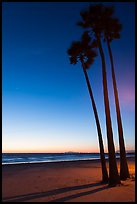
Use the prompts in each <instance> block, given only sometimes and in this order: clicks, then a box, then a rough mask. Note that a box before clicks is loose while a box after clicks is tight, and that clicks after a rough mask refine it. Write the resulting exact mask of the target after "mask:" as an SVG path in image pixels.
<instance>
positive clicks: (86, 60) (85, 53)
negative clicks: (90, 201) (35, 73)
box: [68, 33, 108, 182]
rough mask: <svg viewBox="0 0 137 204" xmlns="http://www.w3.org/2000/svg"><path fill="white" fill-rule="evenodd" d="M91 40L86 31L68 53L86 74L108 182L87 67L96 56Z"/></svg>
mask: <svg viewBox="0 0 137 204" xmlns="http://www.w3.org/2000/svg"><path fill="white" fill-rule="evenodd" d="M89 41H90V38H89V36H88V35H87V34H86V33H85V34H84V35H83V37H82V41H81V42H80V41H75V42H73V43H72V45H71V47H70V48H69V49H68V55H69V56H70V63H71V64H76V63H77V62H78V61H80V62H81V64H82V68H83V72H84V76H85V79H86V83H87V86H88V90H89V94H90V98H91V102H92V107H93V111H94V116H95V120H96V126H97V131H98V139H99V147H100V157H101V165H102V181H103V182H108V173H107V168H106V161H105V155H104V146H103V140H102V133H101V128H100V122H99V117H98V113H97V108H96V105H95V100H94V97H93V93H92V89H91V86H90V82H89V79H88V74H87V71H86V69H88V68H89V66H90V65H91V64H92V63H93V62H94V58H95V57H96V55H97V54H96V52H95V50H94V49H93V47H92V45H90V46H89V45H88V42H89Z"/></svg>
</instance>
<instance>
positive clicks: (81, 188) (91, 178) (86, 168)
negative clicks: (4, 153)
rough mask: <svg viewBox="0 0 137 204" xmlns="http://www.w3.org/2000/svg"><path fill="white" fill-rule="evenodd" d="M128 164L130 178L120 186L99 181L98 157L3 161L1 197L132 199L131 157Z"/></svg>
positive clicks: (7, 199)
mask: <svg viewBox="0 0 137 204" xmlns="http://www.w3.org/2000/svg"><path fill="white" fill-rule="evenodd" d="M117 161H118V162H117V164H118V168H119V160H117ZM128 166H129V170H130V175H131V178H130V179H128V180H126V181H122V185H120V186H116V187H108V185H107V184H103V183H101V165H100V161H99V160H95V161H74V162H56V163H55V162H53V163H41V164H20V165H4V166H2V201H3V202H59V201H60V202H134V201H135V160H134V158H128ZM107 167H108V163H107Z"/></svg>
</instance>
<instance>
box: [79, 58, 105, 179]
mask: <svg viewBox="0 0 137 204" xmlns="http://www.w3.org/2000/svg"><path fill="white" fill-rule="evenodd" d="M81 63H82V68H83V72H84V75H85V79H86V82H87V86H88V90H89V94H90V98H91V102H92V107H93V111H94V116H95V120H96V126H97V131H98V139H99V147H100V157H101V165H102V181H103V182H108V173H107V168H106V160H105V154H104V147H103V140H102V133H101V128H100V123H99V118H98V113H97V108H96V105H95V101H94V97H93V93H92V89H91V86H90V82H89V79H88V75H87V72H86V69H85V66H84V62H83V60H81Z"/></svg>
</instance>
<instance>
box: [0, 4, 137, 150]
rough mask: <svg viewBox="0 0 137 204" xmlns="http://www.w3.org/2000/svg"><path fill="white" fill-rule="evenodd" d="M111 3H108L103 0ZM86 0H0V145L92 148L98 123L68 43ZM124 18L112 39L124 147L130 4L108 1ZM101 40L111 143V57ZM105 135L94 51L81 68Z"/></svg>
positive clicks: (131, 67) (131, 105) (130, 114)
mask: <svg viewBox="0 0 137 204" xmlns="http://www.w3.org/2000/svg"><path fill="white" fill-rule="evenodd" d="M106 4H111V3H106ZM88 5H89V3H87V2H85V3H84V2H77V3H76V2H64V3H61V2H57V3H55V2H51V3H48V2H45V3H42V2H39V3H36V2H35V3H34V2H31V3H28V2H24V3H21V2H18V3H17V2H14V3H13V2H12V3H9V2H3V3H2V151H3V152H64V151H80V152H98V151H99V147H98V138H97V129H96V124H95V119H94V114H93V109H92V106H91V103H90V97H89V93H88V89H87V86H86V81H85V78H84V75H83V72H82V68H81V65H80V63H78V64H77V65H75V66H74V65H71V64H70V63H69V57H68V56H67V49H68V48H69V47H70V44H71V42H72V41H73V40H79V39H80V37H81V34H82V33H83V30H82V28H80V27H78V26H77V25H76V23H77V22H78V21H79V20H81V17H80V14H79V13H80V11H81V10H82V9H86V8H87V7H88ZM112 5H114V6H115V16H116V17H118V18H119V20H120V22H121V23H122V25H123V29H122V32H121V39H120V40H115V41H114V42H112V44H111V47H112V51H113V56H114V62H115V73H116V79H117V86H118V91H119V99H120V107H121V115H122V121H123V128H124V137H125V144H126V148H127V149H134V148H135V147H134V146H135V64H134V61H135V54H134V52H135V4H134V3H125V2H124V3H122V2H121V3H119V2H117V3H112ZM103 45H104V51H105V57H106V65H107V79H108V87H109V88H108V89H109V98H110V109H111V116H112V127H113V133H114V142H115V146H116V150H118V149H119V146H118V133H117V121H116V113H115V106H114V95H113V89H112V88H113V87H112V79H111V69H110V62H109V58H108V52H107V49H106V44H103ZM88 75H89V78H90V82H91V86H92V89H93V94H94V97H95V101H96V105H97V109H98V114H99V118H100V123H101V128H102V133H103V139H104V145H105V150H106V151H107V137H106V126H105V113H104V101H103V88H102V70H101V60H100V56H98V57H97V58H96V59H95V63H94V64H93V65H92V67H91V68H90V70H88Z"/></svg>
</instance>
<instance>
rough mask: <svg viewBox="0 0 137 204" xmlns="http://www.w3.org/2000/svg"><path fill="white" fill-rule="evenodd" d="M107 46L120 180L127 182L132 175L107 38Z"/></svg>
mask: <svg viewBox="0 0 137 204" xmlns="http://www.w3.org/2000/svg"><path fill="white" fill-rule="evenodd" d="M107 46H108V51H109V56H110V61H111V70H112V80H113V89H114V96H115V105H116V113H117V124H118V133H119V146H120V178H121V179H122V180H126V179H127V178H130V175H129V170H128V165H127V159H126V151H125V144H124V137H123V128H122V120H121V114H120V106H119V99H118V91H117V84H116V77H115V71H114V63H113V56H112V52H111V47H110V43H109V40H108V38H107Z"/></svg>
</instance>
